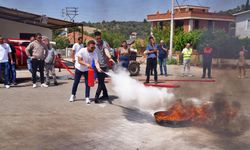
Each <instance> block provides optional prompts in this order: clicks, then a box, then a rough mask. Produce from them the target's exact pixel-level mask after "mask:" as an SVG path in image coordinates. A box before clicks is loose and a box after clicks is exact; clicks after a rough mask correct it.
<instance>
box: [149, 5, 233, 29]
mask: <svg viewBox="0 0 250 150" xmlns="http://www.w3.org/2000/svg"><path fill="white" fill-rule="evenodd" d="M147 20H148V21H149V22H151V26H152V28H154V27H160V28H163V27H164V26H166V25H169V24H170V20H171V12H170V11H169V10H168V11H167V12H166V13H160V12H159V11H158V12H156V13H155V14H149V15H147ZM234 21H235V17H234V16H233V15H230V14H221V13H215V12H210V11H209V7H204V6H193V5H183V6H176V7H174V26H175V28H176V27H182V28H183V30H184V32H189V31H192V30H193V29H209V30H212V31H213V30H216V29H222V30H224V31H225V32H227V33H231V34H234V31H232V30H231V26H234Z"/></svg>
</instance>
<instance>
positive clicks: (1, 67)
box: [0, 62, 10, 85]
mask: <svg viewBox="0 0 250 150" xmlns="http://www.w3.org/2000/svg"><path fill="white" fill-rule="evenodd" d="M2 71H4V85H9V84H10V81H9V62H3V63H0V75H1V76H2Z"/></svg>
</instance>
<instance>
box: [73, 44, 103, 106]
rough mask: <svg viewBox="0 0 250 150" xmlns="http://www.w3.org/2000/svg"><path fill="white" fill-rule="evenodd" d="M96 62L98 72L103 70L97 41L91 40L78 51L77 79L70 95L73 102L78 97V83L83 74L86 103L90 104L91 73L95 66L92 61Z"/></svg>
mask: <svg viewBox="0 0 250 150" xmlns="http://www.w3.org/2000/svg"><path fill="white" fill-rule="evenodd" d="M93 61H94V62H95V66H96V69H97V71H98V72H102V70H101V68H100V65H99V62H98V56H97V54H96V52H95V41H93V40H91V41H89V42H88V43H87V47H86V48H81V49H80V51H79V52H78V53H77V60H76V63H75V79H74V83H73V87H72V93H71V96H70V99H69V101H70V102H73V101H74V100H75V98H76V91H77V87H78V84H79V82H80V79H81V76H82V75H83V76H84V78H85V87H86V89H85V98H86V104H90V99H89V95H90V86H93V85H90V84H91V83H89V80H88V78H89V76H88V75H89V74H90V73H92V72H93V68H92V66H91V64H92V62H93ZM92 78H93V82H94V74H92Z"/></svg>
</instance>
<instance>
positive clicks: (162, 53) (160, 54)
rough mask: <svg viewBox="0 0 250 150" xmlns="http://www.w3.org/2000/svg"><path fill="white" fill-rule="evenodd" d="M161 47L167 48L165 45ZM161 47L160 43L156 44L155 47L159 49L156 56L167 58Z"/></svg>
mask: <svg viewBox="0 0 250 150" xmlns="http://www.w3.org/2000/svg"><path fill="white" fill-rule="evenodd" d="M163 48H165V49H167V46H166V45H163ZM163 48H162V46H161V45H158V47H157V49H158V50H159V55H158V57H159V58H161V59H163V58H167V55H168V54H167V51H165V50H164V49H163Z"/></svg>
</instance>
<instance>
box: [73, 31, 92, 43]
mask: <svg viewBox="0 0 250 150" xmlns="http://www.w3.org/2000/svg"><path fill="white" fill-rule="evenodd" d="M79 37H83V40H84V41H86V42H88V41H90V40H95V39H94V38H93V37H91V36H88V35H85V34H83V35H82V34H81V33H80V32H71V33H69V34H68V38H69V41H70V44H74V43H76V42H77V40H78V38H79Z"/></svg>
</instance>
